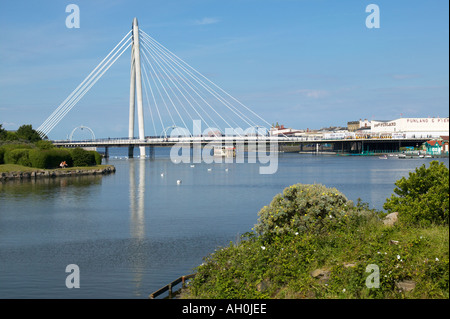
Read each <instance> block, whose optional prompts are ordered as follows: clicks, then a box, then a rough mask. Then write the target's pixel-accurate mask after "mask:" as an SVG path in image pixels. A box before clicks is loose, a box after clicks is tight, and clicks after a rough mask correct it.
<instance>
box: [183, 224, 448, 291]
mask: <svg viewBox="0 0 450 319" xmlns="http://www.w3.org/2000/svg"><path fill="white" fill-rule="evenodd" d="M345 228H347V227H344V228H342V229H340V230H337V231H333V232H329V233H325V234H322V235H320V236H317V235H312V234H298V235H295V233H294V234H290V235H284V236H282V237H279V238H277V239H276V240H274V241H272V242H265V241H263V240H261V238H259V237H256V236H250V237H247V238H244V239H243V240H242V241H241V242H240V243H230V245H229V246H228V247H225V248H223V249H220V250H218V251H217V252H215V253H214V254H211V255H210V256H208V257H207V258H206V259H205V262H204V263H203V265H201V266H199V267H198V269H197V276H196V277H195V279H194V280H193V281H192V282H191V285H190V287H189V289H188V290H187V291H185V292H184V293H183V298H227V299H228V298H324V299H328V298H346V299H347V298H383V299H386V298H449V286H448V279H449V275H448V273H449V271H448V268H449V253H448V252H449V248H448V247H449V240H448V238H449V231H448V226H430V227H426V228H423V227H408V226H394V227H390V226H385V225H384V224H383V223H382V221H381V220H378V219H377V218H374V217H373V218H370V219H368V220H367V221H365V222H364V223H362V224H360V225H359V226H357V227H351V226H349V228H348V229H345ZM373 265H376V267H378V269H379V279H380V281H379V287H378V288H374V287H373V288H369V287H368V286H367V285H366V280H369V282H370V283H369V286H370V284H372V285H373V284H375V281H374V280H373V282H372V280H371V278H370V277H369V276H370V275H372V274H373V268H371V267H373ZM368 267H369V268H368ZM366 269H367V270H368V272H366ZM408 284H409V285H412V286H408ZM411 287H413V289H411ZM409 289H411V290H409Z"/></svg>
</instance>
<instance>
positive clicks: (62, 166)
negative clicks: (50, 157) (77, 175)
mask: <svg viewBox="0 0 450 319" xmlns="http://www.w3.org/2000/svg"><path fill="white" fill-rule="evenodd" d="M59 166H61V168H64V167H67V163H66V161H62V162H61V164H59Z"/></svg>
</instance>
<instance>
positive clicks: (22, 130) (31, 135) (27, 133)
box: [16, 124, 41, 143]
mask: <svg viewBox="0 0 450 319" xmlns="http://www.w3.org/2000/svg"><path fill="white" fill-rule="evenodd" d="M16 134H17V136H18V137H19V138H21V139H24V140H27V141H29V142H32V143H35V142H37V141H40V140H41V136H40V135H39V133H38V132H37V131H35V130H34V129H33V127H32V126H31V124H28V125H22V126H21V127H19V129H18V130H17V132H16Z"/></svg>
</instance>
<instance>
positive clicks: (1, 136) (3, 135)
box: [0, 124, 7, 141]
mask: <svg viewBox="0 0 450 319" xmlns="http://www.w3.org/2000/svg"><path fill="white" fill-rule="evenodd" d="M6 135H7V133H6V130H5V129H4V128H3V127H2V124H0V141H1V140H6Z"/></svg>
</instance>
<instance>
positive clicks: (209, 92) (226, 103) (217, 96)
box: [144, 36, 255, 126]
mask: <svg viewBox="0 0 450 319" xmlns="http://www.w3.org/2000/svg"><path fill="white" fill-rule="evenodd" d="M144 37H145V36H144ZM152 40H153V39H149V41H150V42H151V46H152V47H154V48H155V49H156V50H157V51H159V52H160V53H159V56H160V57H161V58H162V59H163V60H164V61H166V63H167V64H169V65H172V63H174V65H175V67H178V68H179V69H180V70H181V76H183V75H182V73H183V72H184V73H186V74H187V76H189V77H190V78H192V79H193V80H194V81H196V82H197V83H198V84H199V85H200V86H201V87H202V88H203V90H206V92H207V93H205V94H206V95H207V96H208V95H211V96H213V97H214V98H215V99H216V100H217V101H219V102H221V103H222V104H223V105H224V106H226V107H227V108H228V109H229V110H231V111H232V112H233V113H234V114H236V115H237V116H238V117H239V118H240V119H241V120H243V121H244V122H245V123H246V124H247V125H250V126H252V124H251V123H249V122H248V121H247V120H245V118H247V117H246V116H245V114H243V113H242V112H240V111H239V110H238V109H236V108H235V107H234V106H233V105H232V104H231V103H230V102H229V101H227V100H226V99H225V98H223V97H222V96H221V95H220V94H218V93H217V92H216V91H215V90H214V89H212V88H211V87H210V86H208V85H207V84H206V83H205V82H203V81H201V80H200V79H199V78H198V77H196V76H195V75H194V74H193V73H192V72H190V71H189V70H188V69H186V68H185V67H183V66H182V65H180V63H178V62H177V61H176V60H174V59H173V58H172V56H171V55H170V54H173V53H172V52H170V51H167V52H166V51H164V50H163V49H161V48H160V47H158V45H155V42H152ZM161 54H162V55H161ZM164 56H165V57H167V58H168V59H169V60H170V61H171V62H170V61H168V60H167V59H166V58H165V57H164ZM183 63H186V62H184V61H183ZM183 78H184V79H186V77H184V76H183ZM188 81H189V83H190V84H191V85H193V86H195V88H196V92H202V89H201V88H199V87H198V86H197V85H195V84H193V83H192V81H190V80H188ZM203 97H205V95H203ZM208 106H210V105H209V104H208ZM210 107H211V106H210ZM211 108H212V107H211ZM213 111H215V109H213ZM236 111H237V112H238V113H240V114H241V115H239V114H237V112H236ZM216 113H217V112H216ZM217 114H218V113H217ZM225 114H226V113H225ZM218 115H220V114H218ZM224 116H225V117H227V118H228V119H229V121H230V122H233V123H234V124H235V125H236V126H238V124H237V123H236V122H235V121H234V120H233V119H232V118H230V117H229V116H226V115H224ZM222 119H223V118H222ZM247 119H248V118H247ZM249 121H250V122H251V120H249ZM253 124H255V123H253ZM227 125H229V123H227Z"/></svg>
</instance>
